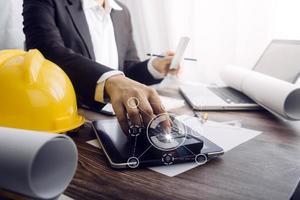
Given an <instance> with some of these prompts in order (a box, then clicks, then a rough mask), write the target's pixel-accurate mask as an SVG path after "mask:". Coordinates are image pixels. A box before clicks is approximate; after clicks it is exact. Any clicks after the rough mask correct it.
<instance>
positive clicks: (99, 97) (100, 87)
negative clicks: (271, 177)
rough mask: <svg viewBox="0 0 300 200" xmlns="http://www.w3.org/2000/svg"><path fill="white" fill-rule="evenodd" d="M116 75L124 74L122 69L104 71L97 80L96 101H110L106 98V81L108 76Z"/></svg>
mask: <svg viewBox="0 0 300 200" xmlns="http://www.w3.org/2000/svg"><path fill="white" fill-rule="evenodd" d="M116 75H124V73H123V72H121V71H117V70H114V71H109V72H106V73H104V74H103V75H102V76H101V77H100V78H99V79H98V81H97V86H96V91H95V101H97V102H100V103H108V101H107V100H106V99H105V98H104V92H105V91H104V86H105V82H106V80H107V79H108V78H110V77H112V76H116Z"/></svg>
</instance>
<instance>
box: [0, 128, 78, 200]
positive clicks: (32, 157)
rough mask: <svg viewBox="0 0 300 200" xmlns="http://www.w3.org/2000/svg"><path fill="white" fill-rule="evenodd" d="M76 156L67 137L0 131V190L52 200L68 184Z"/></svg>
mask: <svg viewBox="0 0 300 200" xmlns="http://www.w3.org/2000/svg"><path fill="white" fill-rule="evenodd" d="M77 155H78V153H77V148H76V145H75V143H74V142H73V141H72V139H71V138H69V137H68V136H66V135H58V134H53V133H45V132H36V131H28V130H20V129H12V128H0V188H2V189H5V190H8V191H12V192H16V193H19V194H22V195H25V196H28V197H32V198H37V199H53V198H55V197H57V196H59V195H60V194H61V193H63V191H64V190H65V189H66V188H67V187H68V185H69V183H70V182H71V180H72V178H73V176H74V174H75V171H76V168H77V160H78V157H77Z"/></svg>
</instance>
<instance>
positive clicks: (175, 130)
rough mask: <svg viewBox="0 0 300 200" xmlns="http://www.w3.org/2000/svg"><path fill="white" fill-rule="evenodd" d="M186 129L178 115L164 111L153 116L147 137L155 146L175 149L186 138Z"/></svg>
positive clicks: (163, 149)
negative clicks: (177, 117)
mask: <svg viewBox="0 0 300 200" xmlns="http://www.w3.org/2000/svg"><path fill="white" fill-rule="evenodd" d="M186 135H187V134H186V130H185V126H184V125H183V123H180V122H179V121H178V120H177V119H176V116H175V115H173V114H169V113H163V114H160V115H157V116H156V117H155V118H153V119H152V120H151V121H150V123H149V124H148V127H147V138H148V140H149V142H150V144H152V146H154V147H155V148H157V149H159V150H161V151H173V150H175V149H177V148H178V147H180V146H181V145H182V144H183V143H184V141H185V140H186Z"/></svg>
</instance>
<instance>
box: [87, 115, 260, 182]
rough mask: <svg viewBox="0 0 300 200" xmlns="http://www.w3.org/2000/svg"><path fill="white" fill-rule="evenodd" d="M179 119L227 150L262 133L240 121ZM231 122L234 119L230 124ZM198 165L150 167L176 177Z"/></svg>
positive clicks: (93, 141) (185, 117)
mask: <svg viewBox="0 0 300 200" xmlns="http://www.w3.org/2000/svg"><path fill="white" fill-rule="evenodd" d="M177 119H179V120H182V121H183V123H185V124H186V125H188V126H190V127H191V128H192V129H194V130H197V131H199V132H200V133H201V134H202V135H203V136H205V137H206V138H207V139H209V140H210V141H212V142H214V143H215V144H217V145H219V146H220V147H222V148H223V149H224V151H225V152H226V151H229V150H231V149H233V148H235V147H237V146H239V145H241V144H243V143H245V142H247V141H249V140H251V139H252V138H254V137H256V136H258V135H259V134H261V132H259V131H255V130H250V129H245V128H241V127H240V124H239V123H236V124H237V125H236V126H232V125H227V123H226V122H221V123H219V122H212V121H208V122H207V123H206V124H205V125H204V126H202V124H201V122H200V120H199V119H198V118H195V117H191V116H188V115H181V116H179V117H178V118H177ZM231 123H232V121H231V122H230V124H231ZM88 143H89V144H91V145H93V146H95V147H97V148H100V144H99V142H98V140H91V141H88ZM197 166H198V165H197V164H196V163H194V162H191V163H183V164H176V165H170V166H158V167H149V169H150V170H153V171H155V172H158V173H161V174H163V175H166V176H169V177H174V176H176V175H179V174H181V173H184V172H186V171H188V170H190V169H193V168H195V167H197Z"/></svg>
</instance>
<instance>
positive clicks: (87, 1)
mask: <svg viewBox="0 0 300 200" xmlns="http://www.w3.org/2000/svg"><path fill="white" fill-rule="evenodd" d="M81 2H82V6H83V8H84V9H90V8H94V7H97V6H99V3H98V1H97V0H81ZM111 9H114V10H123V9H122V7H121V6H120V5H119V4H117V2H116V1H114V0H105V10H111Z"/></svg>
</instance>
